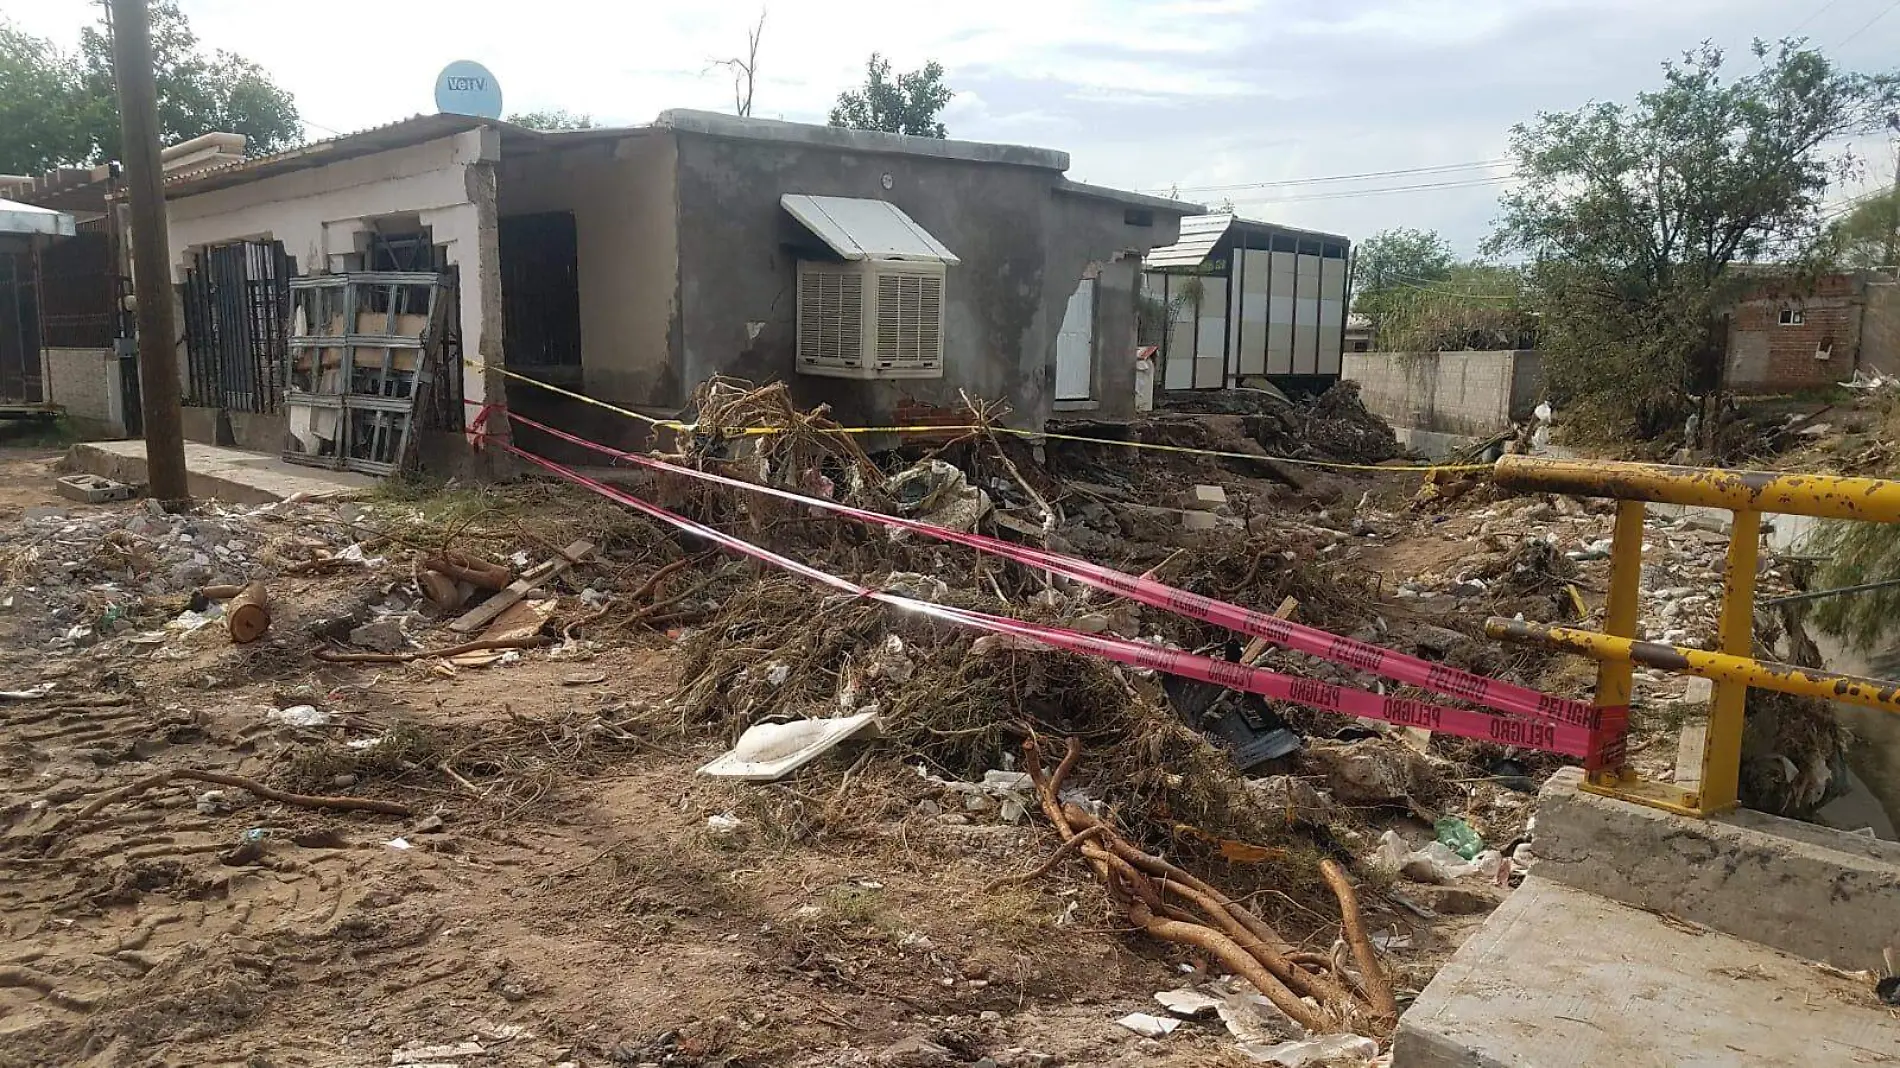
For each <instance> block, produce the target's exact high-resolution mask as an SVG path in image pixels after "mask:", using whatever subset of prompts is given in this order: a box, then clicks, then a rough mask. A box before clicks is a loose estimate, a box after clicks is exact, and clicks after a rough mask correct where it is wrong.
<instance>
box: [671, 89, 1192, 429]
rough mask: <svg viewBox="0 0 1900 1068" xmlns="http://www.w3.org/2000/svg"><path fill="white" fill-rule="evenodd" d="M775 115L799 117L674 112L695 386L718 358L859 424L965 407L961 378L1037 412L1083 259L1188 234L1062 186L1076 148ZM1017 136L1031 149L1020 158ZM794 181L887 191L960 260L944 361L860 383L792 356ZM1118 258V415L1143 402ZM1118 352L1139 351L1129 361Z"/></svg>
mask: <svg viewBox="0 0 1900 1068" xmlns="http://www.w3.org/2000/svg"><path fill="white" fill-rule="evenodd" d="M772 125H773V126H774V127H784V128H785V129H783V130H782V131H779V134H780V135H779V136H773V137H766V138H761V137H756V136H755V137H743V138H740V137H726V136H719V135H717V134H714V133H705V132H700V131H697V130H687V129H676V136H677V138H678V167H679V177H678V197H679V231H680V242H679V301H680V303H679V312H680V317H679V331H678V337H679V344H680V348H679V354H680V361H679V367H680V375H681V379H682V381H683V383H685V384H686V385H687V388H690V385H691V384H692V383H696V382H699V381H701V380H703V379H704V378H706V377H707V376H709V375H711V374H713V373H714V372H723V373H726V374H734V375H739V376H742V377H746V378H750V379H753V380H755V381H772V380H783V381H785V382H787V383H789V384H790V385H791V387H792V389H793V392H794V395H795V396H796V398H797V399H798V401H799V403H801V404H806V405H809V404H815V403H819V402H823V403H827V404H830V405H831V406H832V408H833V410H834V411H835V412H836V413H837V414H838V416H839V418H841V419H842V420H843V421H845V422H847V423H859V424H884V425H888V424H889V423H890V421H891V420H893V419H894V418H896V417H897V416H898V415H899V413H900V412H903V413H907V414H912V415H914V414H915V413H916V412H917V411H918V410H919V409H920V408H921V407H922V406H936V407H940V408H953V407H958V406H960V405H961V403H962V402H961V397H960V394H959V391H967V392H968V393H969V394H970V395H971V396H973V397H978V398H983V399H988V400H1002V401H1005V402H1007V403H1008V405H1009V407H1010V409H1011V413H1010V416H1009V420H1010V422H1012V423H1014V424H1016V425H1019V426H1025V427H1037V428H1040V427H1041V426H1042V424H1043V423H1044V422H1045V421H1046V420H1047V419H1048V418H1049V416H1050V414H1051V412H1052V410H1053V401H1054V395H1055V343H1056V332H1057V329H1058V328H1059V327H1060V325H1061V321H1062V315H1063V312H1064V310H1065V308H1066V306H1067V303H1068V299H1069V295H1070V294H1071V293H1073V292H1074V290H1075V287H1076V284H1077V282H1079V281H1080V280H1081V278H1082V274H1083V271H1084V269H1085V268H1086V267H1087V266H1088V265H1089V264H1090V263H1091V262H1101V263H1104V264H1110V263H1112V261H1114V260H1115V258H1116V255H1117V253H1119V252H1121V251H1123V250H1132V251H1134V252H1136V253H1139V252H1140V251H1143V250H1145V249H1147V248H1148V247H1151V246H1152V245H1155V244H1165V243H1168V242H1171V241H1173V240H1174V238H1175V235H1176V231H1177V227H1178V218H1177V217H1173V216H1164V215H1156V216H1155V217H1154V219H1153V222H1152V224H1151V225H1147V226H1137V225H1130V224H1128V223H1127V222H1125V221H1124V217H1125V205H1123V204H1121V203H1118V202H1115V201H1112V200H1108V199H1101V198H1097V197H1093V196H1086V195H1078V194H1075V193H1058V192H1057V188H1058V187H1059V186H1060V185H1061V184H1063V183H1062V177H1061V171H1060V169H1059V168H1060V166H1066V162H1067V160H1066V157H1063V156H1061V154H1059V153H1045V152H1036V151H1034V150H1012V149H1008V148H1006V147H1004V146H975V147H977V148H994V149H996V150H997V151H998V153H999V158H998V159H996V160H994V161H989V162H976V161H973V160H966V159H958V158H946V157H933V156H926V155H916V154H911V153H906V152H896V151H892V150H890V148H888V147H885V148H883V150H879V149H880V147H881V146H885V145H888V144H891V143H893V142H900V141H901V142H910V141H914V140H916V139H910V138H904V139H896V138H891V137H890V135H880V134H862V133H858V132H855V131H830V130H826V129H825V128H822V127H794V126H790V125H789V124H772ZM953 150H954V149H953ZM1012 152H1017V153H1021V154H1022V155H1021V157H1020V158H1021V159H1023V160H1026V161H1028V162H1022V163H1018V162H1013V161H1012V160H1013V159H1015V158H1017V157H1013V156H1011V155H1010V153H1012ZM1051 162H1054V163H1056V164H1057V165H1055V166H1051V165H1049V164H1050V163H1051ZM887 175H888V176H889V179H890V180H889V188H888V189H887V188H886V187H885V176H887ZM784 193H809V194H815V195H820V196H840V197H863V198H869V199H879V200H887V201H889V202H891V203H893V204H895V205H897V206H898V207H900V208H902V209H903V210H904V212H905V213H906V214H908V215H909V216H910V217H911V218H912V219H914V220H916V221H917V223H919V224H920V225H922V226H923V227H924V228H925V229H927V230H929V231H930V232H931V233H932V234H933V235H935V236H936V238H937V239H938V240H939V241H941V242H943V244H944V245H945V246H946V247H947V248H949V249H950V250H951V251H952V252H954V253H955V254H956V255H957V256H958V257H959V258H960V259H961V261H962V262H961V263H960V264H958V265H957V266H954V267H951V268H949V270H948V274H947V276H946V282H945V289H944V292H945V301H944V303H945V308H944V373H943V377H942V378H936V379H907V380H901V381H871V382H863V381H855V380H848V379H836V378H823V377H818V376H812V375H801V374H796V373H794V370H793V368H794V361H793V355H794V351H795V347H796V343H797V321H796V306H797V273H796V272H797V256H796V255H795V253H794V251H793V249H792V248H791V247H790V246H792V245H795V244H800V243H802V244H807V245H809V244H810V243H811V239H810V236H809V235H808V234H807V233H806V232H805V231H804V229H803V228H802V227H801V226H800V225H799V224H798V223H797V222H795V221H793V220H792V218H791V217H790V216H789V215H788V214H787V213H786V212H785V211H784V210H783V209H782V208H781V207H780V205H779V197H780V195H781V194H784ZM1105 273H1106V274H1107V275H1108V276H1109V283H1108V284H1107V286H1106V288H1105V291H1104V293H1103V296H1102V298H1101V301H1100V303H1099V304H1098V313H1097V331H1098V335H1099V336H1100V338H1101V341H1102V343H1103V345H1104V347H1103V348H1102V349H1101V350H1100V351H1102V352H1105V353H1108V354H1110V355H1109V358H1108V359H1106V360H1099V361H1098V368H1099V370H1098V375H1100V376H1101V377H1102V379H1103V381H1102V382H1101V384H1100V385H1099V386H1098V388H1097V390H1096V392H1097V395H1098V397H1099V398H1100V399H1101V401H1102V407H1101V409H1100V411H1099V414H1101V415H1104V416H1108V417H1116V416H1125V415H1127V414H1130V413H1132V411H1133V379H1134V370H1133V357H1132V352H1133V329H1134V314H1133V312H1134V297H1133V278H1134V272H1133V269H1132V267H1130V268H1127V269H1121V268H1120V267H1119V265H1116V267H1115V268H1114V269H1111V270H1108V271H1106V272H1105ZM1124 302H1125V303H1126V306H1127V310H1128V316H1127V323H1126V325H1125V326H1124V325H1120V324H1118V323H1117V324H1110V323H1108V322H1106V319H1107V318H1108V315H1109V313H1108V311H1107V310H1106V309H1113V308H1116V307H1119V306H1121V305H1122V304H1123V303H1124ZM749 324H756V336H752V335H753V333H754V329H753V327H752V326H749ZM1118 352H1127V353H1129V354H1130V355H1129V357H1128V359H1126V360H1122V359H1119V358H1116V356H1115V355H1114V354H1115V353H1118ZM1124 364H1125V365H1126V366H1125V367H1124V366H1123V365H1124ZM1124 380H1125V382H1124Z"/></svg>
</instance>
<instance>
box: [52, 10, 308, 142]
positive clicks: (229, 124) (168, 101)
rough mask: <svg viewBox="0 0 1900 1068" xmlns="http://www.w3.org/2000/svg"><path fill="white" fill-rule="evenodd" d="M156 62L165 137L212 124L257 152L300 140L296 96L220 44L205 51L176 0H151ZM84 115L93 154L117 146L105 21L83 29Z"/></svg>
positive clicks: (189, 134)
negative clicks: (219, 47)
mask: <svg viewBox="0 0 1900 1068" xmlns="http://www.w3.org/2000/svg"><path fill="white" fill-rule="evenodd" d="M150 11H151V25H152V70H153V73H154V75H155V76H156V78H157V81H158V128H159V133H160V136H161V138H162V139H163V141H164V143H165V144H168V145H171V144H177V143H178V142H180V141H187V140H190V139H191V138H193V137H197V136H198V135H200V134H206V133H211V132H213V131H227V132H231V133H241V134H243V135H244V136H245V138H246V141H245V150H246V151H247V152H249V153H250V154H251V155H254V156H261V155H268V154H270V153H272V152H281V151H283V150H284V149H286V148H292V147H294V146H296V145H299V144H302V143H303V122H302V121H301V120H300V119H299V117H298V115H297V104H296V102H295V101H294V100H292V99H291V96H290V94H289V93H288V92H286V91H285V90H283V89H281V88H279V87H278V86H277V84H276V83H275V82H273V81H271V78H270V75H269V74H267V73H265V71H264V68H262V67H260V66H258V65H257V64H255V63H253V62H251V61H250V60H248V59H245V58H244V57H243V56H240V55H237V54H235V53H232V52H226V51H223V50H222V49H220V50H218V51H216V52H213V53H212V54H210V55H206V54H205V53H204V52H202V51H200V50H199V48H198V35H197V34H195V33H193V32H192V30H191V23H190V21H189V20H188V19H186V18H185V15H184V13H183V12H181V11H179V10H178V2H177V0H152V4H151V8H150ZM79 58H80V66H81V73H80V89H81V93H82V96H83V100H82V101H81V105H80V115H81V121H82V122H84V123H85V125H86V128H87V134H88V136H89V138H90V139H91V142H92V149H93V158H94V159H103V158H108V157H113V156H117V155H118V154H119V152H120V136H119V102H118V96H117V93H116V85H115V83H114V81H113V78H112V39H111V37H110V36H109V31H108V30H107V28H106V25H105V23H104V22H103V21H101V22H100V24H99V25H98V26H88V27H87V28H86V29H85V30H83V31H81V33H80V36H79Z"/></svg>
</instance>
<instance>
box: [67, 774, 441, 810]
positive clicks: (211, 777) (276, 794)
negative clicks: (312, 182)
mask: <svg viewBox="0 0 1900 1068" xmlns="http://www.w3.org/2000/svg"><path fill="white" fill-rule="evenodd" d="M174 779H195V780H197V781H199V782H209V783H216V784H217V785H219V786H229V787H232V788H233V789H238V790H248V791H250V792H251V793H253V794H256V795H257V796H259V797H261V798H263V799H264V800H266V801H275V802H277V803H279V804H283V805H297V806H300V807H303V808H333V809H341V810H344V811H355V812H380V813H382V814H383V815H385V816H409V815H413V813H412V812H411V810H410V808H409V806H408V805H405V804H402V803H400V802H396V801H378V800H375V799H374V798H367V797H317V796H314V795H312V794H290V793H285V792H284V791H282V790H274V789H272V788H270V787H268V786H265V785H264V784H263V783H261V782H258V781H257V780H255V779H247V778H245V777H244V776H242V775H226V774H224V773H223V772H220V771H192V770H189V769H185V770H179V771H164V772H160V773H158V774H157V775H151V776H147V777H146V778H143V779H140V780H138V781H137V782H134V783H130V784H128V785H125V786H121V787H119V788H118V789H116V790H108V791H107V792H105V793H103V794H100V795H99V796H98V797H95V798H93V799H92V800H91V801H89V802H87V803H86V807H85V808H82V809H80V810H79V814H78V816H77V817H75V818H77V819H82V820H83V819H90V818H91V817H93V816H96V815H98V814H99V812H100V811H101V810H103V809H104V808H105V807H106V806H108V805H111V804H115V803H117V802H119V801H124V800H126V799H127V798H131V797H137V796H138V795H139V794H142V793H144V792H145V791H147V790H151V789H155V788H157V787H160V786H163V785H165V784H166V783H168V782H171V781H172V780H174Z"/></svg>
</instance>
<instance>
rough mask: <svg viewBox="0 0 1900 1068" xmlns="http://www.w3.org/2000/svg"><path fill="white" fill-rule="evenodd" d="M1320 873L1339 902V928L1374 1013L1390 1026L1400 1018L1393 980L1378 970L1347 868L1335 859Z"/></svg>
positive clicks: (1323, 865) (1325, 862)
mask: <svg viewBox="0 0 1900 1068" xmlns="http://www.w3.org/2000/svg"><path fill="white" fill-rule="evenodd" d="M1319 873H1320V876H1321V877H1322V878H1324V879H1325V880H1326V885H1327V886H1329V887H1331V888H1332V891H1333V896H1334V897H1337V898H1338V899H1339V918H1340V926H1341V927H1343V928H1344V929H1345V932H1346V945H1347V946H1348V947H1350V948H1351V949H1352V959H1353V963H1355V964H1357V965H1358V966H1359V974H1360V976H1361V977H1362V978H1363V980H1364V982H1365V987H1366V997H1367V1000H1369V1001H1370V1002H1371V1003H1372V1011H1373V1012H1375V1013H1378V1015H1379V1018H1380V1019H1381V1020H1384V1021H1386V1022H1387V1023H1391V1022H1393V1021H1396V1020H1397V1019H1398V1017H1399V1005H1398V1001H1397V1000H1396V999H1395V998H1393V996H1392V983H1391V981H1390V980H1388V979H1386V977H1385V972H1384V971H1383V970H1382V969H1381V968H1380V967H1379V954H1378V953H1377V952H1376V951H1374V949H1373V947H1372V939H1370V938H1368V937H1366V921H1365V919H1364V917H1362V916H1360V914H1359V895H1358V894H1355V893H1354V892H1353V889H1352V884H1351V883H1348V882H1347V881H1346V872H1345V869H1343V868H1341V867H1340V866H1339V865H1338V864H1337V863H1335V862H1333V861H1332V860H1322V861H1320V862H1319Z"/></svg>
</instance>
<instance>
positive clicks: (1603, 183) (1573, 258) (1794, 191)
mask: <svg viewBox="0 0 1900 1068" xmlns="http://www.w3.org/2000/svg"><path fill="white" fill-rule="evenodd" d="M1753 53H1754V56H1755V57H1756V58H1757V59H1758V60H1759V61H1760V69H1759V70H1756V71H1755V72H1754V73H1751V74H1746V75H1743V76H1741V77H1738V78H1735V79H1733V80H1726V81H1725V80H1724V79H1723V76H1722V67H1723V58H1724V57H1723V54H1722V52H1721V50H1720V49H1717V48H1715V47H1713V46H1711V45H1708V44H1704V45H1703V46H1702V47H1700V48H1698V49H1696V50H1694V51H1691V52H1688V53H1685V54H1684V56H1683V57H1682V59H1681V61H1679V62H1672V63H1665V64H1664V65H1663V84H1662V87H1661V88H1660V89H1656V90H1653V91H1650V92H1645V93H1641V94H1638V96H1637V98H1636V100H1635V102H1634V103H1631V104H1616V103H1594V104H1590V105H1587V106H1585V107H1583V108H1580V109H1578V110H1576V111H1572V112H1562V113H1556V114H1552V113H1544V114H1540V115H1539V116H1538V117H1537V119H1536V120H1535V121H1534V122H1531V123H1526V124H1522V125H1519V126H1517V127H1515V128H1513V130H1512V133H1511V155H1512V156H1513V157H1514V159H1515V162H1516V173H1517V177H1518V179H1519V180H1520V182H1521V183H1522V184H1521V185H1520V186H1519V187H1518V188H1517V189H1516V190H1515V191H1514V192H1512V193H1510V194H1507V195H1506V196H1505V197H1503V198H1502V208H1503V215H1502V218H1501V219H1500V221H1499V223H1498V226H1497V229H1496V232H1495V233H1494V234H1493V235H1492V238H1491V240H1490V242H1489V243H1488V244H1487V251H1489V252H1491V253H1493V254H1496V255H1508V256H1522V257H1527V258H1528V259H1529V260H1530V261H1531V264H1532V268H1531V274H1532V281H1533V283H1534V287H1533V292H1535V293H1537V294H1538V295H1539V296H1538V303H1537V306H1536V309H1535V310H1536V311H1537V312H1538V313H1539V314H1540V317H1541V329H1542V339H1541V341H1540V346H1541V347H1542V348H1543V349H1544V351H1545V359H1544V371H1545V378H1546V383H1547V385H1548V387H1549V389H1550V391H1551V393H1552V396H1553V398H1554V399H1556V400H1557V401H1558V402H1559V403H1566V404H1569V405H1571V406H1572V407H1573V409H1574V410H1575V412H1576V413H1577V416H1580V418H1577V417H1573V419H1572V425H1573V426H1581V427H1582V428H1585V429H1593V430H1595V431H1596V432H1597V433H1598V434H1599V435H1600V436H1605V437H1614V436H1617V435H1621V434H1625V433H1628V432H1630V431H1631V430H1635V431H1637V432H1639V433H1644V434H1648V435H1653V434H1655V433H1657V432H1659V431H1661V430H1662V429H1664V428H1665V427H1668V426H1672V425H1674V424H1675V423H1676V421H1677V420H1678V419H1680V418H1681V417H1682V415H1683V414H1684V413H1685V411H1686V408H1687V405H1688V398H1689V394H1690V392H1691V390H1692V389H1699V388H1704V387H1706V386H1707V385H1709V384H1711V383H1712V379H1713V377H1714V376H1713V371H1714V368H1716V367H1717V366H1719V362H1720V360H1719V355H1720V352H1721V343H1720V339H1719V338H1718V336H1717V333H1716V322H1717V320H1716V317H1715V315H1714V314H1713V312H1714V309H1715V308H1717V307H1718V306H1719V304H1720V303H1721V300H1722V299H1723V296H1724V282H1725V281H1726V276H1727V273H1728V270H1729V267H1730V265H1731V264H1734V263H1737V262H1747V261H1759V260H1765V259H1780V260H1789V261H1792V260H1796V259H1799V258H1802V257H1804V256H1807V255H1809V254H1811V253H1812V252H1813V251H1814V250H1815V249H1816V248H1818V247H1819V245H1820V237H1821V235H1822V231H1823V219H1822V214H1821V211H1820V207H1821V201H1822V198H1823V197H1824V196H1825V194H1826V192H1827V190H1828V188H1829V186H1830V184H1831V183H1832V182H1833V181H1834V180H1835V179H1837V178H1840V177H1842V176H1844V175H1846V174H1848V173H1851V171H1852V169H1853V168H1854V167H1855V166H1856V162H1855V160H1854V159H1853V158H1852V157H1851V155H1849V154H1846V153H1842V154H1832V153H1830V152H1828V151H1826V147H1825V146H1826V145H1827V143H1828V142H1830V141H1832V140H1834V139H1835V138H1837V137H1839V136H1841V135H1843V134H1848V133H1854V132H1858V131H1864V130H1870V129H1875V128H1878V127H1879V126H1881V125H1882V124H1883V123H1884V122H1886V120H1887V119H1888V117H1889V116H1890V115H1891V114H1892V113H1893V111H1894V108H1895V106H1896V104H1897V103H1900V79H1897V78H1896V77H1895V76H1894V75H1892V74H1881V75H1864V74H1857V73H1852V72H1848V71H1843V70H1841V69H1839V68H1837V67H1836V66H1834V64H1833V63H1831V62H1830V61H1829V60H1828V59H1827V57H1825V56H1823V55H1822V54H1821V53H1820V52H1818V51H1814V50H1811V49H1808V48H1806V47H1805V46H1804V43H1803V42H1801V41H1783V42H1781V43H1780V44H1779V45H1778V46H1773V47H1771V46H1769V45H1767V44H1766V43H1764V42H1760V41H1757V42H1756V43H1755V46H1754V49H1753Z"/></svg>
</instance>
